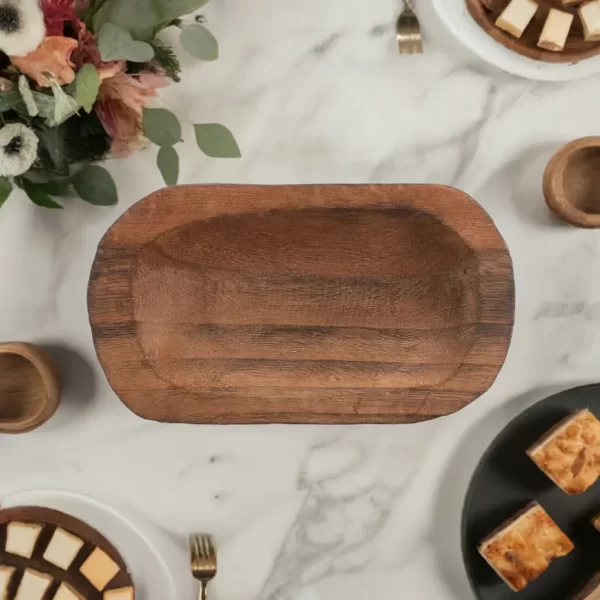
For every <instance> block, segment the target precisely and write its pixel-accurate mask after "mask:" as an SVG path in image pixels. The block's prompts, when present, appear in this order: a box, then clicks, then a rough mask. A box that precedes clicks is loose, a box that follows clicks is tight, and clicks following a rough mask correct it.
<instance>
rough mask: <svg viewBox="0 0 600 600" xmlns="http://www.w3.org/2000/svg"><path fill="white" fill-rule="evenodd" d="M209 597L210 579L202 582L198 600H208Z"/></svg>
mask: <svg viewBox="0 0 600 600" xmlns="http://www.w3.org/2000/svg"><path fill="white" fill-rule="evenodd" d="M207 598H208V581H201V582H200V595H199V596H198V600H206V599H207Z"/></svg>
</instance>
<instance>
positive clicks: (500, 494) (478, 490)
mask: <svg viewBox="0 0 600 600" xmlns="http://www.w3.org/2000/svg"><path fill="white" fill-rule="evenodd" d="M579 408H589V409H590V410H591V411H592V412H593V413H594V414H595V415H596V416H597V417H600V385H591V386H586V387H580V388H575V389H572V390H567V391H565V392H561V393H560V394H556V395H554V396H550V397H549V398H546V399H545V400H542V401H541V402H538V403H537V404H534V405H533V406H532V407H530V408H528V409H527V410H526V411H525V412H523V413H521V414H520V415H519V416H518V417H516V418H515V419H513V420H512V421H511V422H510V423H509V424H508V425H507V426H506V427H505V428H504V429H503V430H502V431H501V432H500V434H499V435H498V436H497V437H496V439H494V441H493V442H492V444H491V445H490V447H489V448H488V449H487V450H486V452H485V454H484V455H483V457H482V459H481V461H480V462H479V464H478V465H477V468H476V469H475V473H474V475H473V479H472V480H471V484H470V486H469V490H468V492H467V496H466V500H465V506H464V510H463V518H462V551H463V559H464V561H465V566H466V569H467V575H468V577H469V580H470V582H471V587H472V588H473V591H474V592H475V595H476V596H477V598H479V599H480V600H509V599H512V600H568V599H569V598H571V596H573V595H574V594H575V593H577V592H579V591H580V590H581V588H582V587H583V585H584V584H585V583H586V582H587V580H588V579H590V578H591V577H592V575H593V574H594V573H596V572H597V571H600V532H598V531H596V530H595V529H594V528H593V527H592V525H591V524H590V519H591V518H592V517H593V516H594V515H596V514H597V513H600V481H597V482H596V484H595V485H593V486H592V487H591V488H590V489H589V490H587V491H586V492H584V493H583V494H580V495H578V496H568V495H567V494H565V493H564V492H563V491H562V490H561V489H560V488H558V487H557V486H556V485H554V484H553V483H552V482H551V481H550V479H548V478H547V477H546V475H544V474H543V473H542V472H541V471H540V470H539V469H538V468H537V467H536V466H535V464H534V463H533V462H532V461H531V459H530V458H529V457H528V456H527V455H526V454H525V451H526V450H527V448H528V447H529V446H531V444H533V443H534V442H535V441H537V440H538V439H539V438H540V437H541V436H542V435H543V434H544V433H546V431H548V430H549V429H550V428H551V427H552V426H553V425H555V424H556V423H557V422H558V421H560V420H561V419H562V418H564V417H566V416H567V415H569V414H570V413H572V412H573V411H575V410H577V409H579ZM531 500H537V501H538V502H539V503H540V504H541V505H542V506H543V507H544V508H545V509H546V511H547V512H548V513H549V514H550V516H551V517H552V518H553V519H554V520H555V521H556V523H557V524H558V526H559V527H560V528H561V529H562V530H563V531H564V532H565V533H566V534H567V535H568V536H569V537H570V538H571V540H572V541H573V543H574V544H575V550H574V551H573V552H571V554H569V555H568V556H566V557H564V558H559V559H557V560H556V561H554V562H553V563H552V564H551V565H550V568H549V569H548V570H547V571H546V572H545V573H543V574H542V575H540V577H539V578H538V579H537V580H536V581H534V582H533V583H530V584H529V585H528V586H527V587H526V588H525V589H524V590H523V591H521V592H519V593H518V594H515V593H514V592H513V591H511V590H510V588H509V587H508V586H507V585H506V584H505V583H504V582H503V581H502V580H501V579H500V578H499V577H498V575H496V573H495V572H494V571H493V570H492V569H491V567H490V566H489V565H488V564H487V563H486V562H485V560H484V559H483V558H482V557H481V556H480V555H479V553H478V551H477V545H478V544H479V542H480V541H481V540H482V539H483V538H484V537H486V535H488V534H489V533H491V532H492V531H493V530H494V529H495V528H496V527H498V526H499V525H501V524H502V522H503V521H505V520H506V519H509V518H510V517H511V516H512V515H513V514H514V513H516V512H517V511H518V510H519V509H521V508H523V507H524V506H525V505H526V504H527V503H528V502H530V501H531Z"/></svg>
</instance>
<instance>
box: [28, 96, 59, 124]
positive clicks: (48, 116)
mask: <svg viewBox="0 0 600 600" xmlns="http://www.w3.org/2000/svg"><path fill="white" fill-rule="evenodd" d="M31 94H32V96H33V99H34V100H35V103H36V105H37V107H38V111H39V115H40V117H42V119H44V120H46V121H52V119H54V105H55V104H56V100H55V99H54V96H49V95H48V94H44V93H42V92H35V91H34V92H31Z"/></svg>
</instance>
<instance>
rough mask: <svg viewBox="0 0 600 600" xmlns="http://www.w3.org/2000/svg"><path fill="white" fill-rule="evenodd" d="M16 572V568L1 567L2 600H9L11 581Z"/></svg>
mask: <svg viewBox="0 0 600 600" xmlns="http://www.w3.org/2000/svg"><path fill="white" fill-rule="evenodd" d="M14 572H15V569H14V567H4V566H0V600H7V598H8V587H9V586H10V580H11V579H12V576H13V574H14Z"/></svg>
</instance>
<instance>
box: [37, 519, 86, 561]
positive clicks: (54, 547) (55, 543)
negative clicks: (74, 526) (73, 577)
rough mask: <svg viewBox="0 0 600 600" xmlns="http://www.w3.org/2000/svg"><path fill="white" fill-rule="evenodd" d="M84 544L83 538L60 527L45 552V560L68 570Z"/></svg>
mask: <svg viewBox="0 0 600 600" xmlns="http://www.w3.org/2000/svg"><path fill="white" fill-rule="evenodd" d="M82 546H83V540H80V539H79V538H78V537H76V536H74V535H72V534H70V533H69V532H68V531H65V530H64V529H61V528H60V527H59V528H57V530H56V531H55V532H54V535H53V536H52V539H51V540H50V543H49V544H48V547H47V548H46V552H44V560H47V561H48V562H49V563H52V564H53V565H56V566H57V567H60V568H61V569H64V570H65V571H66V570H67V569H68V568H69V567H70V566H71V563H72V562H73V561H74V560H75V557H76V556H77V554H79V551H80V550H81V548H82Z"/></svg>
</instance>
